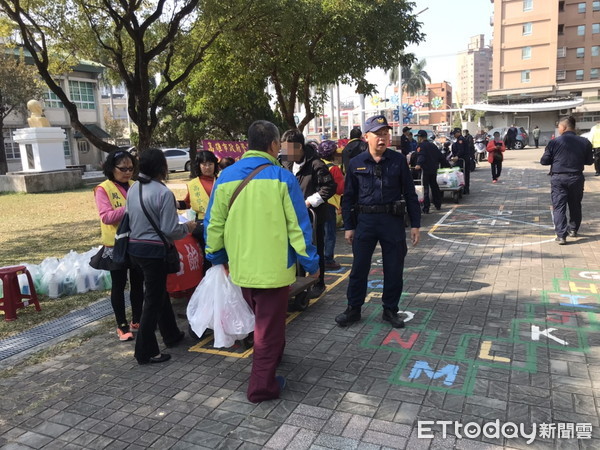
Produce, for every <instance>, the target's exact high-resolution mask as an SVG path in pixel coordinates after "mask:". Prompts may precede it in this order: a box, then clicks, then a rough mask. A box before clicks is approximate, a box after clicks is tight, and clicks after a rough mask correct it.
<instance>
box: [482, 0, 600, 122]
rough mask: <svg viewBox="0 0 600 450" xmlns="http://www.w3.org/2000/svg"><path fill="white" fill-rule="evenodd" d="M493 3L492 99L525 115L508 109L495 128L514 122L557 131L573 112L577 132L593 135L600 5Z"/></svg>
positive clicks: (598, 109)
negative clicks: (562, 118)
mask: <svg viewBox="0 0 600 450" xmlns="http://www.w3.org/2000/svg"><path fill="white" fill-rule="evenodd" d="M492 3H494V17H493V25H494V37H493V81H492V89H491V90H490V91H489V92H488V99H489V102H490V103H497V104H501V103H504V104H506V105H511V104H512V105H518V109H519V110H520V112H519V113H515V112H514V111H515V109H516V108H515V107H514V106H513V107H508V108H506V109H505V111H503V112H502V116H503V117H502V119H501V122H503V123H495V124H494V125H496V126H499V125H505V124H509V123H511V122H513V123H517V124H518V125H521V126H524V127H526V128H528V129H531V128H533V127H534V126H535V125H539V126H540V128H542V129H546V130H548V129H552V130H554V126H555V123H556V120H557V119H558V117H559V116H560V115H564V114H567V113H573V114H574V115H575V116H576V118H577V120H578V128H579V129H580V130H582V131H583V130H589V128H590V127H591V126H593V125H594V124H595V122H596V121H597V120H600V76H599V71H600V0H561V1H557V0H495V1H494V0H492ZM526 103H530V104H531V107H529V108H527V107H526V105H525V104H526ZM511 111H512V112H511ZM533 122H535V123H533Z"/></svg>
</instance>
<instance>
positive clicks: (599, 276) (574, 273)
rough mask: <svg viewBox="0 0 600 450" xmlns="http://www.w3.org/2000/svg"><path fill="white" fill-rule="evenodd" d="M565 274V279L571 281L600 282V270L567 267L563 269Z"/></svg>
mask: <svg viewBox="0 0 600 450" xmlns="http://www.w3.org/2000/svg"><path fill="white" fill-rule="evenodd" d="M563 274H564V275H563V276H564V278H565V279H567V280H571V281H574V280H579V281H598V282H600V270H591V269H575V268H571V267H565V268H564V269H563Z"/></svg>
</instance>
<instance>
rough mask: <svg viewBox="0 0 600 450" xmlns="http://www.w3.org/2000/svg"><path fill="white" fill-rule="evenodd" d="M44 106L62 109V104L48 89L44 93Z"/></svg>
mask: <svg viewBox="0 0 600 450" xmlns="http://www.w3.org/2000/svg"><path fill="white" fill-rule="evenodd" d="M44 106H45V107H46V108H64V107H65V105H63V102H61V101H60V99H59V98H58V97H57V95H56V94H55V93H54V92H52V91H51V90H50V89H49V88H48V90H46V92H44Z"/></svg>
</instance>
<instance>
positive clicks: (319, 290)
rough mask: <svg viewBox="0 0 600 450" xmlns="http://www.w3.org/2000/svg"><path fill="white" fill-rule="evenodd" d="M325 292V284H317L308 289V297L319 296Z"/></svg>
mask: <svg viewBox="0 0 600 450" xmlns="http://www.w3.org/2000/svg"><path fill="white" fill-rule="evenodd" d="M323 292H325V285H324V284H321V283H317V284H315V285H314V286H313V287H311V288H310V290H309V291H308V298H318V297H320V296H321V295H322V294H323Z"/></svg>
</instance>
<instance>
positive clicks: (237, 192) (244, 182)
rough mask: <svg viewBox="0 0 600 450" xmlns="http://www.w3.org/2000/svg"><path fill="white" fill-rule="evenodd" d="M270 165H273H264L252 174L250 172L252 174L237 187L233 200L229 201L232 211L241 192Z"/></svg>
mask: <svg viewBox="0 0 600 450" xmlns="http://www.w3.org/2000/svg"><path fill="white" fill-rule="evenodd" d="M270 165H271V164H263V165H262V166H258V167H257V168H256V169H254V170H253V171H252V172H250V174H249V175H248V176H247V177H246V178H244V180H243V181H242V182H241V183H240V185H239V186H238V187H237V189H236V190H235V192H234V193H233V195H232V196H231V199H230V200H229V209H231V205H233V202H234V201H235V199H236V198H237V196H238V195H239V194H240V192H242V189H244V188H245V187H246V185H247V184H248V183H250V180H251V179H252V178H254V177H255V176H256V175H258V173H259V172H260V171H261V170H263V169H266V168H267V167H268V166H270Z"/></svg>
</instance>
